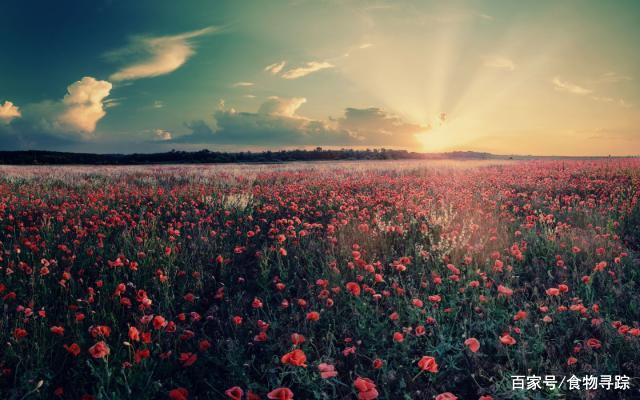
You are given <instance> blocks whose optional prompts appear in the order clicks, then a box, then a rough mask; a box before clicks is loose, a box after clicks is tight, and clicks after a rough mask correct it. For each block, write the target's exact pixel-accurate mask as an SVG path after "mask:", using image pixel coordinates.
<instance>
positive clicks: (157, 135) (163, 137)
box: [153, 129, 172, 142]
mask: <svg viewBox="0 0 640 400" xmlns="http://www.w3.org/2000/svg"><path fill="white" fill-rule="evenodd" d="M153 137H154V140H156V141H158V142H166V141H168V140H171V138H172V135H171V132H169V131H165V130H164V129H156V130H154V131H153Z"/></svg>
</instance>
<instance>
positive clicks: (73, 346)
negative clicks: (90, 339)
mask: <svg viewBox="0 0 640 400" xmlns="http://www.w3.org/2000/svg"><path fill="white" fill-rule="evenodd" d="M62 347H64V349H65V350H67V351H68V352H69V353H70V354H73V355H74V356H75V357H77V356H78V355H79V354H80V346H78V345H77V344H76V343H71V344H70V345H66V344H65V345H63V346H62Z"/></svg>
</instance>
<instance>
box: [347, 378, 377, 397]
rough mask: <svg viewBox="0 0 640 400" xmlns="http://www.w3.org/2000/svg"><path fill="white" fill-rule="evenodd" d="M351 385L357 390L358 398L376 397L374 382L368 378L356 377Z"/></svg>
mask: <svg viewBox="0 0 640 400" xmlns="http://www.w3.org/2000/svg"><path fill="white" fill-rule="evenodd" d="M353 386H354V387H355V388H356V390H357V391H358V400H374V399H377V398H378V390H377V389H376V384H375V383H373V381H372V380H371V379H369V378H361V377H357V378H356V380H355V381H354V382H353Z"/></svg>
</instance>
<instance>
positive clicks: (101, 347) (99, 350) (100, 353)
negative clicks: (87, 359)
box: [89, 340, 111, 358]
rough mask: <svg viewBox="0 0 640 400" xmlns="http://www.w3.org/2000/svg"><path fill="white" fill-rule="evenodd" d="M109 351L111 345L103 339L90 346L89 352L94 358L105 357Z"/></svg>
mask: <svg viewBox="0 0 640 400" xmlns="http://www.w3.org/2000/svg"><path fill="white" fill-rule="evenodd" d="M109 353H111V350H110V349H109V346H108V345H107V344H106V343H105V342H103V341H102V340H101V341H99V342H98V343H96V344H94V345H93V346H91V347H89V354H91V357H93V358H105V357H106V356H108V355H109Z"/></svg>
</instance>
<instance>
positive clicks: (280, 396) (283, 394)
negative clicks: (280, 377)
mask: <svg viewBox="0 0 640 400" xmlns="http://www.w3.org/2000/svg"><path fill="white" fill-rule="evenodd" d="M267 398H268V399H270V400H292V399H293V392H292V391H291V389H289V388H286V387H281V388H277V389H274V390H272V391H270V392H269V393H267Z"/></svg>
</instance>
